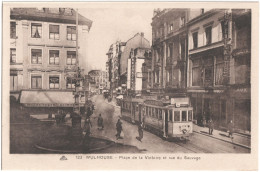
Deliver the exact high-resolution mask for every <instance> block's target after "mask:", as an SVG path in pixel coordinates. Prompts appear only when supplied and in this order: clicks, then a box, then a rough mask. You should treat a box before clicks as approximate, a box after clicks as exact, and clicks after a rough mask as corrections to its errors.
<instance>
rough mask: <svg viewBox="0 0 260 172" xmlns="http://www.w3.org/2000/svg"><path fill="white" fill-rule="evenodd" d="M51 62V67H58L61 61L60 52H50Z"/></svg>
mask: <svg viewBox="0 0 260 172" xmlns="http://www.w3.org/2000/svg"><path fill="white" fill-rule="evenodd" d="M49 57H50V60H49V64H51V65H58V64H59V62H60V60H59V50H50V56H49Z"/></svg>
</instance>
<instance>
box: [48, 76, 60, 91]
mask: <svg viewBox="0 0 260 172" xmlns="http://www.w3.org/2000/svg"><path fill="white" fill-rule="evenodd" d="M49 86H50V89H59V88H60V78H59V77H58V76H50V78H49Z"/></svg>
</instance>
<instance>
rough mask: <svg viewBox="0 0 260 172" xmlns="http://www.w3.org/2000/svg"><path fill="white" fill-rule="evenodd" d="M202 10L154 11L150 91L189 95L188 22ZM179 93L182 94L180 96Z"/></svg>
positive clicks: (171, 95) (170, 94)
mask: <svg viewBox="0 0 260 172" xmlns="http://www.w3.org/2000/svg"><path fill="white" fill-rule="evenodd" d="M200 13H201V9H198V10H191V9H164V10H162V11H160V10H154V17H153V19H152V24H151V25H152V41H153V42H152V70H151V72H150V73H149V75H151V76H152V82H151V83H152V84H151V87H152V89H151V92H152V93H154V94H159V95H162V93H165V94H167V95H168V96H170V97H174V96H180V95H185V94H186V86H187V83H186V81H187V78H186V76H187V57H188V35H187V30H188V26H187V22H188V21H189V20H191V19H192V18H194V17H196V16H198V15H200ZM178 94H180V95H178Z"/></svg>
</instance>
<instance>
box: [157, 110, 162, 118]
mask: <svg viewBox="0 0 260 172" xmlns="http://www.w3.org/2000/svg"><path fill="white" fill-rule="evenodd" d="M158 118H159V120H162V110H161V109H159V115H158Z"/></svg>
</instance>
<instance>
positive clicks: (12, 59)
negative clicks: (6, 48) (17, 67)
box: [10, 48, 16, 63]
mask: <svg viewBox="0 0 260 172" xmlns="http://www.w3.org/2000/svg"><path fill="white" fill-rule="evenodd" d="M10 62H11V63H16V49H15V48H11V49H10Z"/></svg>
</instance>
